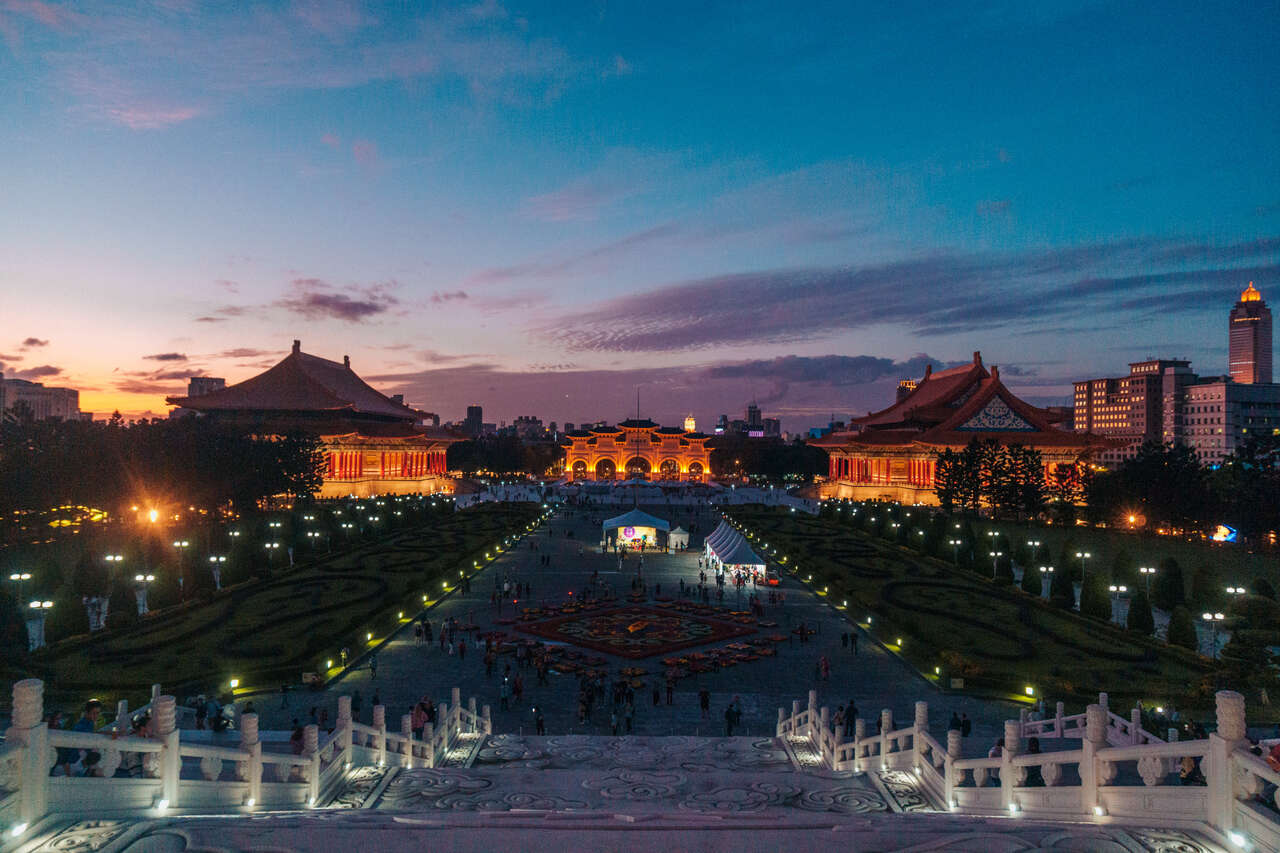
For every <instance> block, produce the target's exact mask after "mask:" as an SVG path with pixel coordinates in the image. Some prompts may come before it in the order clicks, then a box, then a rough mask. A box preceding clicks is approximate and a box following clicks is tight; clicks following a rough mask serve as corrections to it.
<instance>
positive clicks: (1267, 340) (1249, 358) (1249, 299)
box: [1227, 282, 1271, 385]
mask: <svg viewBox="0 0 1280 853" xmlns="http://www.w3.org/2000/svg"><path fill="white" fill-rule="evenodd" d="M1228 335H1229V337H1228V349H1227V372H1228V373H1229V374H1230V376H1231V379H1232V380H1233V381H1235V382H1239V383H1241V384H1243V385H1253V384H1257V383H1269V382H1271V309H1269V308H1268V307H1267V303H1266V302H1263V301H1262V294H1261V293H1259V292H1258V289H1257V288H1256V287H1254V286H1253V282H1249V286H1248V287H1246V288H1245V289H1244V292H1242V293H1241V294H1240V301H1239V302H1237V303H1236V304H1235V307H1233V308H1232V309H1231V315H1230V325H1229V331H1228Z"/></svg>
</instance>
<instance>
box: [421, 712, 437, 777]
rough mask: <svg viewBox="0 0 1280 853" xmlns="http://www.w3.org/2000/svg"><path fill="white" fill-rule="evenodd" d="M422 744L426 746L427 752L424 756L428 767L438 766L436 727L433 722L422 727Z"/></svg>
mask: <svg viewBox="0 0 1280 853" xmlns="http://www.w3.org/2000/svg"><path fill="white" fill-rule="evenodd" d="M422 745H423V746H424V747H425V748H426V751H427V754H426V756H424V760H425V762H426V765H425V766H427V767H435V766H436V727H435V726H434V725H432V724H431V723H427V724H426V725H425V726H423V727H422Z"/></svg>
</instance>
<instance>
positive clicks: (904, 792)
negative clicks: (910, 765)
mask: <svg viewBox="0 0 1280 853" xmlns="http://www.w3.org/2000/svg"><path fill="white" fill-rule="evenodd" d="M876 775H877V776H879V777H880V781H881V782H882V783H883V784H884V787H885V790H886V791H888V792H889V796H891V797H893V800H894V802H895V803H897V805H898V808H899V809H900V810H902V811H904V812H927V811H933V808H932V807H931V806H930V804H929V798H928V797H926V796H925V794H924V791H923V790H921V788H920V777H919V776H916V775H915V774H914V773H908V772H906V771H905V770H877V771H876Z"/></svg>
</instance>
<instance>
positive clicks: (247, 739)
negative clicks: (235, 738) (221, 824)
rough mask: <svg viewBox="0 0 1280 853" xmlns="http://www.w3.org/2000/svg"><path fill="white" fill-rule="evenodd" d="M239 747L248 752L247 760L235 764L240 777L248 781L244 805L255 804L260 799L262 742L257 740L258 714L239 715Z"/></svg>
mask: <svg viewBox="0 0 1280 853" xmlns="http://www.w3.org/2000/svg"><path fill="white" fill-rule="evenodd" d="M240 748H241V749H243V750H244V751H245V752H247V753H249V757H248V760H247V761H242V762H240V763H239V764H238V765H237V772H238V773H239V775H240V778H241V779H244V780H246V781H247V782H248V783H249V793H248V795H247V796H246V797H245V801H244V802H245V805H247V806H250V807H252V806H255V805H257V804H258V801H259V800H261V799H262V742H261V741H260V740H258V715H257V714H241V715H240Z"/></svg>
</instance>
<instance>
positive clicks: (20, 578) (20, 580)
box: [9, 572, 31, 601]
mask: <svg viewBox="0 0 1280 853" xmlns="http://www.w3.org/2000/svg"><path fill="white" fill-rule="evenodd" d="M9 580H11V581H13V582H14V583H16V584H17V585H18V601H21V600H22V585H23V584H24V583H26V582H27V581H29V580H31V572H14V573H13V574H11V575H9Z"/></svg>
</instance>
